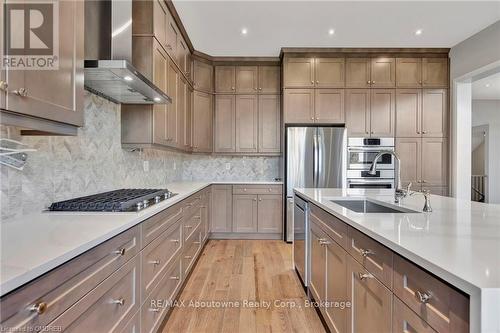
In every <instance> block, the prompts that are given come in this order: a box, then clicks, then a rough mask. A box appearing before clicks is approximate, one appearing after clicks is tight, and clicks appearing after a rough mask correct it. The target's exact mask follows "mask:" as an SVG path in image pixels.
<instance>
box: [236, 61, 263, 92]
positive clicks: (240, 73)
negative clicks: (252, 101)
mask: <svg viewBox="0 0 500 333" xmlns="http://www.w3.org/2000/svg"><path fill="white" fill-rule="evenodd" d="M257 76H258V71H257V66H238V67H236V93H240V94H254V93H257V91H258V87H257V85H258V82H257Z"/></svg>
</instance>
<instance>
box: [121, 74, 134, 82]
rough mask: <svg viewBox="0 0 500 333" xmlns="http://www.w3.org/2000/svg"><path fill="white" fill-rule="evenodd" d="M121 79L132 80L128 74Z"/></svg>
mask: <svg viewBox="0 0 500 333" xmlns="http://www.w3.org/2000/svg"><path fill="white" fill-rule="evenodd" d="M123 79H124V80H125V81H132V77H130V76H128V75H127V76H125V77H124V78H123Z"/></svg>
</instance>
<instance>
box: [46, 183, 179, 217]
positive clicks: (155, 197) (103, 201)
mask: <svg viewBox="0 0 500 333" xmlns="http://www.w3.org/2000/svg"><path fill="white" fill-rule="evenodd" d="M175 195H177V193H172V192H170V191H169V190H167V189H160V190H159V189H121V190H115V191H110V192H104V193H98V194H94V195H89V196H85V197H80V198H75V199H70V200H65V201H59V202H54V203H53V204H51V205H50V207H49V210H50V211H63V212H66V211H69V212H137V211H140V210H142V209H144V208H147V207H150V206H152V205H154V204H157V203H159V202H161V201H163V200H166V199H169V198H171V197H173V196H175Z"/></svg>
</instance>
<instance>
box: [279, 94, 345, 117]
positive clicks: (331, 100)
mask: <svg viewBox="0 0 500 333" xmlns="http://www.w3.org/2000/svg"><path fill="white" fill-rule="evenodd" d="M283 98H284V103H285V105H284V106H285V108H284V117H285V123H297V124H300V123H303V124H306V123H323V124H335V123H337V124H341V123H344V89H285V92H284V97H283Z"/></svg>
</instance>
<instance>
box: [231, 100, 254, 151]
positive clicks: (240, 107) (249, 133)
mask: <svg viewBox="0 0 500 333" xmlns="http://www.w3.org/2000/svg"><path fill="white" fill-rule="evenodd" d="M258 126H259V124H258V101H257V95H238V96H236V152H240V153H256V152H257V141H258Z"/></svg>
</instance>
